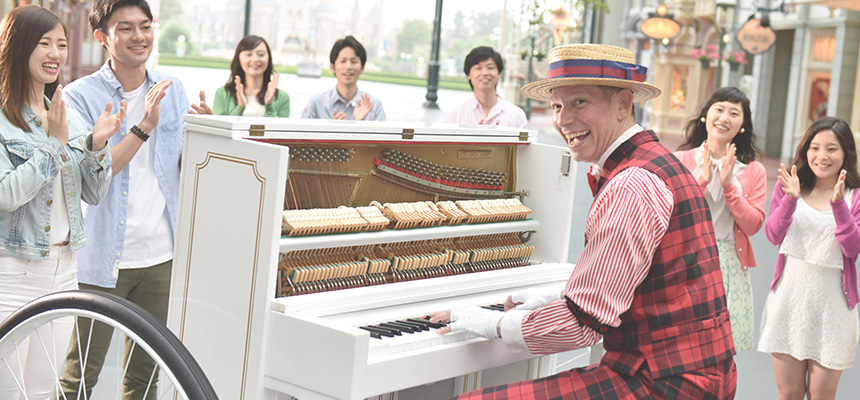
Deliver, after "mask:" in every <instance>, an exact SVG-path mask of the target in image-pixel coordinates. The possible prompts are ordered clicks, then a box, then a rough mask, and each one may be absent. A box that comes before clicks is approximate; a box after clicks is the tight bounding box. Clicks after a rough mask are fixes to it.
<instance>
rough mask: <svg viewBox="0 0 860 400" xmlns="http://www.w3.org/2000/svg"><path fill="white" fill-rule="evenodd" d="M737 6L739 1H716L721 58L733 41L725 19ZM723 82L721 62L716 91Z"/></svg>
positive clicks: (720, 63) (718, 65) (715, 22)
mask: <svg viewBox="0 0 860 400" xmlns="http://www.w3.org/2000/svg"><path fill="white" fill-rule="evenodd" d="M736 6H737V0H717V1H716V8H717V10H716V15H715V16H714V25H715V26H718V27H719V28H720V40H719V42H720V57H722V56H723V52H724V51H725V50H726V45H727V44H728V43H729V42H730V41H731V40H732V37H731V35H730V34H729V33H728V32H726V22H725V19H726V18H727V17H726V13H727V12H728V11H729V10H730V9H731V10H734V8H735V7H736ZM722 81H723V62H722V61H720V62H718V63H717V78H716V79H714V90H717V89H719V88H720V86H721V84H722Z"/></svg>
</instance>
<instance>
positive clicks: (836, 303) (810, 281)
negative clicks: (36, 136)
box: [758, 117, 860, 399]
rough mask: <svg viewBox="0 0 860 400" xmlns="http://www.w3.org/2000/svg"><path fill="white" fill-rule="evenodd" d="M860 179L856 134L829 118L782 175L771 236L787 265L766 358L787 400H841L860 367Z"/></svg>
mask: <svg viewBox="0 0 860 400" xmlns="http://www.w3.org/2000/svg"><path fill="white" fill-rule="evenodd" d="M858 187H860V174H858V172H857V151H856V149H855V145H854V137H853V135H852V134H851V128H849V127H848V124H846V123H845V121H843V120H842V119H839V118H836V117H823V118H820V119H818V120H817V121H815V122H814V123H813V124H812V126H810V127H809V130H807V131H806V134H805V135H804V136H803V139H801V141H800V144H799V145H798V147H797V154H796V155H795V157H794V163H793V164H792V166H791V171H790V172H789V171H788V170H787V169H786V168H785V166H784V165H783V166H781V167H780V169H779V183H778V184H777V185H776V187H775V188H774V191H773V198H772V200H771V203H770V216H769V218H768V219H767V224H766V225H765V229H764V230H765V233H766V234H767V238H768V240H770V242H771V243H773V244H776V245H779V258H778V259H777V262H776V271H775V273H774V277H773V282H772V283H771V285H770V289H771V291H770V294H768V296H767V301H766V302H765V305H764V311H763V312H762V323H761V340H760V342H759V345H758V350H759V351H761V352H765V353H771V355H772V358H773V371H774V375H776V386H777V389H778V390H779V398H780V399H802V398H803V396H804V395H806V394H808V395H809V398H811V399H834V398H836V386H837V384H838V383H839V378H840V376H841V374H842V370H844V369H847V368H851V367H853V366H854V362H855V358H856V353H857V338H858V332H860V319H858V315H857V310H856V309H855V306H856V305H857V302H858V295H857V271H856V262H857V254H858V253H860V198H857V196H856V195H857V194H858V192H857V190H856V189H857V188H858Z"/></svg>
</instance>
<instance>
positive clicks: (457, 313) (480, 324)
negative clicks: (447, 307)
mask: <svg viewBox="0 0 860 400" xmlns="http://www.w3.org/2000/svg"><path fill="white" fill-rule="evenodd" d="M504 316H505V313H503V312H501V311H491V310H487V309H483V308H480V307H463V308H455V309H452V310H451V323H449V324H448V327H449V328H451V332H461V331H465V332H469V333H473V334H475V335H478V336H483V337H485V338H487V339H496V338H498V337H499V331H498V329H497V327H498V325H499V320H501V319H502V317H504Z"/></svg>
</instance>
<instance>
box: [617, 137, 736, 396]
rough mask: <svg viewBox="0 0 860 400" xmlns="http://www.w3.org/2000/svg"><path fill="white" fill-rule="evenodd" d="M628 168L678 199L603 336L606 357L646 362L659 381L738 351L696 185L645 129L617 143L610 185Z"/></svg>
mask: <svg viewBox="0 0 860 400" xmlns="http://www.w3.org/2000/svg"><path fill="white" fill-rule="evenodd" d="M629 167H640V168H644V169H646V170H648V171H651V172H652V173H654V174H656V175H657V176H658V177H660V179H662V180H663V181H664V182H666V185H668V186H669V188H670V189H671V190H672V193H673V194H674V195H675V205H674V207H673V210H672V217H671V218H670V220H669V229H668V230H667V231H666V234H665V235H664V236H663V240H662V241H661V243H660V246H659V247H658V248H657V251H656V252H655V253H654V258H653V260H652V262H651V269H650V271H649V273H648V276H647V277H646V278H645V280H644V281H643V282H642V284H640V285H639V287H638V288H637V289H636V292H635V294H634V296H633V303H632V304H631V306H630V309H629V310H628V311H627V312H626V313H624V314H622V315H621V326H620V327H618V328H617V329H611V330H610V331H609V332H608V333H607V334H606V335H605V336H604V338H603V345H604V347H605V348H606V355H605V356H604V360H606V361H608V362H610V363H618V364H621V365H626V366H627V367H628V368H629V369H630V370H634V371H635V370H638V369H639V367H640V366H641V365H642V364H643V363H644V364H646V365H647V366H648V373H649V374H650V375H651V377H652V378H654V379H657V378H665V377H669V376H672V375H677V374H680V373H684V372H693V371H696V370H699V369H702V368H705V367H709V366H713V365H715V364H716V363H717V362H719V361H722V360H727V359H731V358H732V355H733V354H734V353H735V350H734V345H733V343H732V335H731V328H730V325H729V322H728V310H727V309H726V295H725V291H724V288H723V280H722V275H721V273H720V265H719V258H718V255H717V248H716V241H715V239H714V228H713V225H712V223H711V215H710V211H709V210H708V205H707V203H706V202H705V198H704V197H703V195H702V190H701V188H700V187H699V185H698V184H697V183H696V180H695V178H693V176H692V175H690V173H689V172H688V171H687V169H686V168H684V166H683V165H682V164H681V162H680V161H679V160H678V159H677V158H675V156H674V155H672V153H671V152H670V151H669V150H668V149H666V148H665V147H663V145H661V144H660V143H659V142H658V140H657V137H656V136H655V135H654V133H653V132H650V131H648V132H640V133H638V134H636V135H635V136H633V137H632V138H631V139H630V140H628V141H627V142H625V143H623V144H622V145H621V146H619V147H618V148H617V149H616V150H615V151H614V152H613V153H612V155H610V156H609V159H608V160H607V161H606V164H605V165H604V173H605V176H607V177H608V178H607V180H611V179H612V178H613V177H614V176H615V175H616V174H617V173H618V172H620V171H622V170H624V169H625V168H629ZM601 183H602V182H601ZM601 187H602V185H601Z"/></svg>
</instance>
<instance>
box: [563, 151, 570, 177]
mask: <svg viewBox="0 0 860 400" xmlns="http://www.w3.org/2000/svg"><path fill="white" fill-rule="evenodd" d="M561 174H562V175H564V176H569V175H570V153H564V154H562V155H561Z"/></svg>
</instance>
